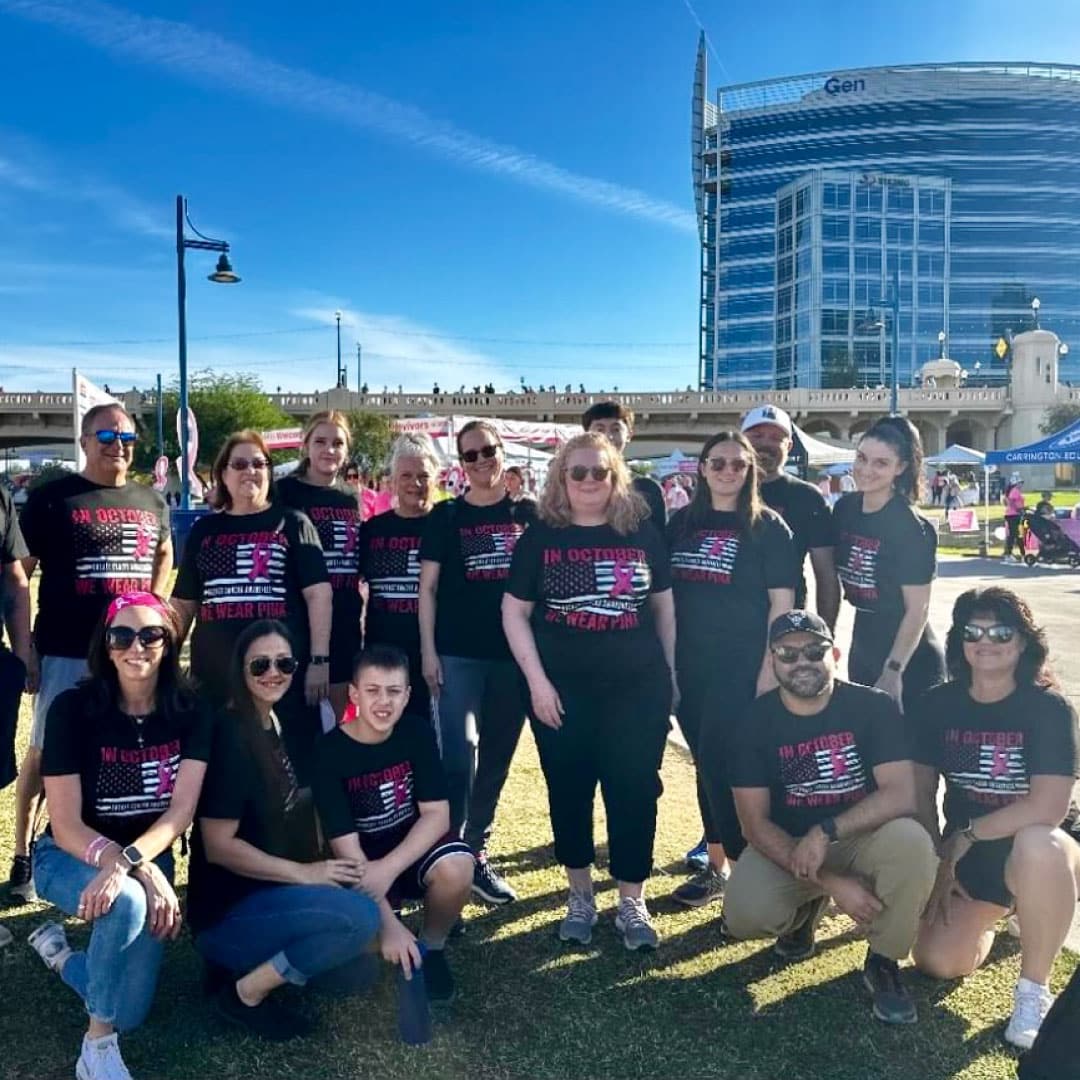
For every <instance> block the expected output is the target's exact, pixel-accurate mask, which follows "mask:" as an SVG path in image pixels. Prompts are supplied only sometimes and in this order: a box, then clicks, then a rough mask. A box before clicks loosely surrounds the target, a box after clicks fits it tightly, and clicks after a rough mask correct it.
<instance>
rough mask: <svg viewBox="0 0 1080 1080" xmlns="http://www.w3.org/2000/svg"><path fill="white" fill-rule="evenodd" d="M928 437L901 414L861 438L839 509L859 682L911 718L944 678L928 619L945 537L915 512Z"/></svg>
mask: <svg viewBox="0 0 1080 1080" xmlns="http://www.w3.org/2000/svg"><path fill="white" fill-rule="evenodd" d="M922 461H923V452H922V440H921V439H920V437H919V432H918V430H917V429H916V428H915V427H914V425H913V424H911V422H910V421H908V420H905V419H904V418H903V417H901V416H887V417H884V418H883V419H881V420H878V421H877V422H876V423H875V424H874V425H873V426H872V427H871V428H870V429H869V430H868V431H867V432H866V434H865V435H863V437H862V438H861V439H860V440H859V445H858V448H857V449H856V451H855V464H854V466H853V468H852V475H853V477H854V479H855V486H856V489H857V490H856V491H854V492H852V493H851V494H848V495H844V496H842V497H841V498H840V500H839V501H838V502H837V504H836V506H835V507H834V508H833V516H832V525H833V545H834V547H833V550H834V552H835V557H836V569H837V572H838V574H839V575H840V583H841V584H842V586H843V589H844V596H845V597H846V598H847V601H848V603H849V604H851V606H852V607H854V608H855V631H854V634H853V635H852V639H851V652H850V654H849V656H848V674H849V675H850V677H851V681H852V682H858V683H863V684H864V685H866V686H876V687H877V688H878V689H879V690H884V691H885V692H886V693H887V694H888V695H889V696H890V697H891V698H893V700H894V701H896V702H898V703H899V704H900V706H901V708H902V709H903V710H904V711H905V712H906V711H907V710H908V709H909V708H910V707H911V706H912V705H913V703H914V702H915V701H916V700H917V699H918V697H919V695H920V694H922V693H923V691H925V690H927V689H929V688H930V687H931V686H934V685H936V684H937V683H939V682H941V681H942V680H943V679H944V678H945V659H944V656H943V655H942V652H941V646H940V644H939V643H938V640H937V638H936V637H935V636H934V631H933V629H932V628H931V627H930V624H929V623H928V622H927V618H928V615H929V612H930V590H931V587H932V585H933V581H934V577H935V576H936V573H937V533H936V532H935V531H934V526H933V525H931V524H930V522H929V521H927V520H926V518H924V517H923V516H922V515H921V514H919V513H918V511H917V510H916V509H915V506H916V504H917V502H918V499H919V488H920V485H921V483H922Z"/></svg>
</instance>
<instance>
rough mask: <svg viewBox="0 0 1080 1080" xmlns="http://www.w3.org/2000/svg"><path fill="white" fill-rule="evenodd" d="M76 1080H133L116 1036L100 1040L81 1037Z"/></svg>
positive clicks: (76, 1065)
mask: <svg viewBox="0 0 1080 1080" xmlns="http://www.w3.org/2000/svg"><path fill="white" fill-rule="evenodd" d="M75 1076H76V1077H77V1080H133V1078H132V1075H131V1073H129V1072H128V1067H127V1066H126V1065H125V1064H124V1059H123V1058H122V1057H121V1056H120V1044H119V1043H118V1042H117V1041H116V1034H115V1033H114V1034H112V1035H105V1036H104V1037H103V1038H100V1039H91V1038H90V1037H89V1036H84V1037H83V1044H82V1053H81V1054H79V1060H78V1061H77V1062H75Z"/></svg>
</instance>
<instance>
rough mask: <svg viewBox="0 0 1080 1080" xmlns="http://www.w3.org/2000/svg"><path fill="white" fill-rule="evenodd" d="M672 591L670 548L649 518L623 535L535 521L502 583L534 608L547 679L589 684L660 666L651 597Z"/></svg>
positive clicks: (661, 657)
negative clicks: (557, 526) (508, 576)
mask: <svg viewBox="0 0 1080 1080" xmlns="http://www.w3.org/2000/svg"><path fill="white" fill-rule="evenodd" d="M670 588H671V573H670V568H669V565H668V559H667V551H666V550H665V547H664V542H663V540H662V539H661V537H660V533H659V532H658V531H657V530H656V528H655V526H654V525H653V524H652V522H651V521H649V520H647V519H646V520H645V521H643V522H642V523H641V525H640V526H639V527H638V528H637V529H636V530H634V531H633V532H631V533H628V534H627V535H626V536H622V535H620V534H619V533H617V532H616V531H615V530H614V529H613V528H612V527H611V526H610V525H593V526H582V525H568V526H566V527H565V528H555V527H554V526H552V525H547V524H545V523H544V522H537V523H536V524H535V525H532V526H530V528H529V531H528V532H526V533H525V535H524V536H523V537H522V538H521V539H520V540H519V541H518V544H517V547H516V548H515V549H514V558H513V563H512V565H511V567H510V581H509V582H508V583H507V586H506V589H507V592H509V593H510V595H511V596H516V597H517V598H518V599H519V600H527V601H530V602H532V603H533V604H535V607H534V608H533V614H532V628H533V634H534V636H535V638H536V647H537V650H538V651H539V653H540V659H541V661H542V662H543V665H544V670H545V671H546V672H547V674H548V676H549V677H550V678H552V679H558V678H559V677H560V676H562V677H570V678H579V679H588V680H590V681H592V682H603V681H620V680H626V679H629V678H634V677H635V676H637V675H646V674H650V673H652V672H655V670H656V668H657V666H658V665H662V664H663V663H664V653H663V649H662V647H661V645H660V639H659V638H658V637H657V635H656V627H655V624H654V622H653V618H652V609H651V608H650V607H649V597H650V594H652V593H654V592H664V591H665V590H666V589H670Z"/></svg>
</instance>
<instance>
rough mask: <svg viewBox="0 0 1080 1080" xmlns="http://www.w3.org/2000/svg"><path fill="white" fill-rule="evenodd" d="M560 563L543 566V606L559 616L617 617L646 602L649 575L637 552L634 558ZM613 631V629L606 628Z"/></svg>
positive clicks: (644, 561) (563, 556)
mask: <svg viewBox="0 0 1080 1080" xmlns="http://www.w3.org/2000/svg"><path fill="white" fill-rule="evenodd" d="M570 554H571V552H563V553H562V561H561V562H557V563H554V564H549V565H545V566H544V605H545V606H546V607H547V609H548V610H549V611H552V612H556V613H558V614H560V615H562V616H564V617H565V616H566V615H569V614H571V613H580V614H589V615H609V616H613V617H617V616H619V615H623V614H626V613H627V612H637V611H639V610H640V609H641V607H642V605H643V604H644V603H645V602H646V601H647V600H648V596H649V589H650V587H651V586H652V573H651V571H650V569H649V564H648V562H647V561H646V559H645V553H644V552H640V553H639V554H640V558H635V559H628V558H624V559H599V560H596V561H592V560H581V561H568V556H569V555H570ZM610 628H614V627H610Z"/></svg>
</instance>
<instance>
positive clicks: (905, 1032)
mask: <svg viewBox="0 0 1080 1080" xmlns="http://www.w3.org/2000/svg"><path fill="white" fill-rule="evenodd" d="M26 712H28V710H27V709H26V708H25V707H24V713H26ZM28 720H29V718H28V716H24V724H23V725H22V726H21V728H20V735H21V736H22V737H23V738H25V735H26V733H27V731H28V726H29V724H28ZM664 783H665V788H666V791H665V794H664V797H663V800H662V802H661V806H660V826H659V833H658V837H657V845H656V848H657V850H656V856H657V859H656V861H657V865H658V867H661V868H662V869H660V870H658V871H657V873H656V875H655V877H654V878H653V880H652V881H651V882H650V883H649V886H648V895H649V897H650V902H651V906H652V908H653V910H654V912H655V913H656V914H657V916H658V918H657V924H658V927H659V930H660V932H661V934H662V935H663V939H664V940H663V945H662V947H661V949H660V950H659V951H658V952H657V953H655V954H653V955H650V956H640V955H635V954H631V953H628V952H626V951H625V950H624V949H623V948H622V946H621V944H620V943H619V941H618V939H617V938H616V935H615V932H614V929H613V928H612V915H613V911H612V908H613V904H614V891H613V889H612V888H611V887H610V884H604V885H603V886H602V887H601V889H600V891H599V894H598V897H599V902H600V906H601V921H600V924H599V926H598V927H597V930H596V933H595V936H594V938H593V944H592V946H591V947H590V948H589V949H587V950H573V949H568V948H565V947H563V946H561V945H560V944H559V942H558V940H557V939H556V936H555V927H556V924H557V922H558V919H559V918H560V916H561V914H562V905H563V901H564V881H563V875H562V872H561V871H560V869H559V868H558V867H557V866H556V865H555V864H554V862H553V860H552V856H551V831H550V827H549V825H548V820H547V809H546V798H545V790H544V783H543V777H542V776H541V774H540V770H539V765H538V762H537V758H536V753H535V748H534V745H533V741H532V738H531V736H529V735H526V736H525V737H524V738H523V739H522V743H521V747H520V749H519V751H518V755H517V759H516V761H515V763H514V769H513V772H512V774H511V777H510V782H509V784H508V786H507V789H506V792H505V794H504V796H503V802H502V806H501V808H500V814H499V820H498V835H497V841H496V843H495V845H494V850H495V852H496V853H497V855H498V857H499V861H500V863H501V865H502V866H503V867H504V868H505V869H506V870H507V872H508V873H509V876H510V877H511V878H512V879H513V882H514V885H515V886H516V887H517V889H518V890H519V892H520V896H521V898H520V899H519V900H518V902H517V903H515V904H511V905H510V906H508V907H506V908H504V909H501V910H486V909H482V908H469V909H468V910H467V913H466V914H467V916H468V918H469V929H468V933H467V935H466V936H465V937H464V938H462V939H460V940H459V941H458V942H457V943H456V944H454V945H453V946H452V954H451V962H452V964H453V966H454V969H455V971H456V973H457V976H458V981H459V994H458V997H457V1000H456V1001H455V1002H454V1003H453V1004H452V1005H451V1006H450V1007H449V1009H448V1011H447V1012H446V1013H445V1014H443V1015H442V1016H440V1017H439V1022H438V1024H437V1028H436V1036H435V1039H434V1041H433V1042H432V1043H431V1044H430V1046H428V1047H425V1048H420V1049H409V1048H406V1047H403V1046H402V1045H401V1044H399V1043H398V1041H397V1036H396V1027H395V1010H394V1000H393V982H392V980H391V979H390V978H389V976H388V975H387V977H385V978H384V979H383V981H382V983H381V985H380V986H379V988H378V989H377V990H376V992H375V993H374V994H373V995H372V996H370V997H366V998H354V999H351V1000H346V1001H328V1000H318V1001H316V1000H305V1001H304V1007H305V1008H308V1009H310V1010H312V1011H313V1012H317V1014H318V1017H319V1020H320V1030H319V1034H318V1035H317V1036H316V1037H314V1038H312V1039H309V1040H306V1041H303V1042H299V1043H293V1044H289V1045H287V1046H285V1047H278V1046H267V1045H264V1044H260V1043H257V1042H254V1041H252V1040H250V1039H247V1038H244V1037H241V1036H239V1035H238V1034H237V1033H236V1032H235V1031H233V1030H231V1029H227V1028H224V1027H223V1026H222V1025H221V1024H220V1023H219V1022H218V1021H217V1020H216V1019H215V1018H214V1017H213V1015H211V1013H210V1010H209V1009H208V1007H207V1004H206V1002H205V1000H204V999H203V998H202V996H201V994H200V988H199V965H198V964H197V962H196V957H195V953H194V950H193V949H192V946H191V943H190V941H189V940H187V938H186V936H185V937H182V938H181V939H180V941H178V942H177V943H175V944H174V945H171V946H169V947H168V951H167V955H166V959H165V965H164V968H163V972H162V980H161V984H160V987H159V990H158V996H157V1001H156V1003H155V1005H154V1009H153V1011H152V1013H151V1015H150V1018H149V1020H148V1022H147V1023H146V1025H145V1026H144V1027H143V1028H142V1029H141V1030H140V1031H138V1032H137V1033H135V1034H133V1035H131V1036H129V1037H127V1038H126V1039H125V1041H124V1054H125V1057H126V1059H127V1062H128V1064H129V1066H130V1068H131V1069H132V1072H133V1074H134V1075H135V1076H136V1077H138V1078H142V1080H147V1078H152V1080H167V1078H173V1077H176V1078H179V1077H192V1078H200V1080H201V1078H215V1080H216V1078H228V1077H237V1078H239V1077H244V1078H246V1077H256V1076H273V1077H297V1078H299V1077H303V1078H312V1077H319V1078H321V1077H326V1078H331V1077H341V1078H349V1080H354V1078H356V1077H376V1076H377V1077H380V1078H382V1080H399V1078H400V1080H406V1078H408V1080H422V1078H426V1077H469V1078H470V1080H488V1078H492V1080H494V1078H502V1077H515V1078H516V1077H522V1078H524V1077H529V1078H547V1077H550V1078H553V1080H554V1078H560V1080H561V1078H569V1077H612V1078H616V1077H617V1078H619V1080H624V1078H631V1077H649V1078H653V1077H668V1076H677V1075H686V1076H690V1077H694V1078H697V1077H725V1078H731V1080H781V1078H782V1080H811V1078H818V1077H821V1078H825V1077H828V1078H829V1080H864V1078H867V1077H874V1078H875V1080H878V1078H880V1080H890V1078H895V1080H900V1078H903V1080H908V1078H917V1080H937V1078H944V1077H954V1076H957V1077H964V1078H966V1080H976V1078H979V1080H990V1078H993V1080H998V1078H1010V1077H1015V1075H1016V1066H1015V1057H1014V1055H1013V1054H1012V1053H1011V1051H1009V1050H1008V1049H1006V1047H1005V1044H1004V1043H1003V1042H1002V1039H1001V1032H1002V1028H1003V1023H1004V1020H1005V1019H1006V1018H1007V1015H1008V1012H1009V1009H1010V1006H1011V994H1012V987H1013V984H1014V982H1015V980H1016V977H1017V971H1018V955H1017V952H1018V950H1017V944H1016V942H1014V941H1013V940H1012V939H1010V938H1008V937H1007V936H1005V935H1002V936H1001V938H1000V940H999V942H998V944H997V946H996V947H995V950H994V953H993V955H992V958H991V961H990V962H989V963H988V964H987V966H986V967H985V968H984V969H983V970H982V971H980V972H979V973H978V974H977V975H975V976H974V977H973V978H971V979H969V980H968V981H967V982H966V983H964V984H936V983H932V982H930V981H929V980H926V979H923V978H921V977H919V976H917V975H912V976H910V980H911V985H912V986H913V987H914V992H915V994H916V995H917V998H918V1002H919V1009H920V1014H921V1020H920V1023H919V1024H918V1025H917V1026H916V1027H912V1028H901V1029H895V1028H888V1027H886V1026H885V1025H883V1024H880V1023H878V1022H876V1021H875V1020H873V1019H872V1018H871V1016H870V1013H869V1010H868V1008H867V1001H866V997H865V995H864V992H863V990H862V988H861V982H860V980H859V978H858V974H857V973H858V969H859V967H860V966H861V964H862V960H863V957H864V954H865V949H866V946H865V944H864V943H863V942H862V941H860V940H858V939H857V937H856V935H855V933H854V928H853V924H852V923H851V922H850V921H849V920H847V919H846V918H843V917H837V918H830V919H826V920H825V922H824V924H823V928H822V932H821V935H820V938H821V940H820V953H819V955H818V956H817V957H815V958H814V959H812V960H810V961H807V962H804V963H800V964H794V965H792V966H789V967H784V966H782V965H780V964H778V963H777V962H775V961H774V960H773V957H772V953H771V951H770V948H769V943H766V942H752V943H748V944H739V945H721V944H720V943H719V941H718V938H717V933H716V918H717V915H718V911H717V909H716V908H715V907H712V908H707V909H704V910H697V911H688V910H685V909H680V908H679V907H678V906H677V905H675V904H674V903H673V902H672V901H671V900H670V893H671V891H672V889H673V888H674V887H675V886H676V885H677V884H678V883H679V881H680V880H681V878H682V875H681V870H680V864H681V857H682V853H683V852H684V851H685V850H686V849H687V848H688V847H689V846H690V845H691V844H692V843H693V842H694V841H695V840H696V839H697V837H698V834H699V832H700V829H699V824H698V819H697V807H696V803H695V800H694V786H693V777H692V771H691V768H690V767H689V764H688V761H687V759H686V757H685V755H684V754H683V753H682V752H681V751H680V750H679V749H678V748H676V747H674V746H669V749H668V753H667V760H666V763H665V767H664ZM13 790H14V789H13V788H10V787H9V788H8V789H7V790H6V791H4V792H3V793H2V794H0V860H2V864H3V868H4V871H5V873H6V870H7V867H8V865H9V860H10V856H11V834H12V813H13ZM597 825H598V829H599V830H600V831H598V834H597V835H598V837H603V835H604V833H603V831H602V818H599V817H598V820H597ZM603 860H604V852H603V849H601V861H602V862H603ZM185 876H186V866H184V865H183V864H181V869H180V877H181V880H183V879H184V877H185ZM45 915H46V909H45V907H44V906H41V907H38V908H33V909H31V908H17V909H13V910H11V911H9V912H7V913H5V914H3V920H4V922H5V924H6V925H7V926H8V927H9V928H10V929H11V930H12V931H13V932H14V933H15V935H16V941H15V943H14V944H13V945H11V946H9V947H8V948H7V949H4V950H2V951H0V993H2V995H3V997H2V1001H3V1003H2V1005H0V1046H2V1047H3V1069H2V1070H0V1073H2V1075H3V1077H4V1078H5V1080H31V1078H33V1080H52V1078H60V1077H63V1078H65V1080H66V1078H68V1077H70V1076H71V1075H72V1072H73V1063H74V1059H75V1057H76V1055H77V1052H78V1045H79V1039H80V1037H81V1034H82V1030H83V1027H84V1021H83V1016H82V1009H81V1007H80V1005H79V1003H78V1001H77V1000H76V998H75V996H74V994H73V993H72V992H71V991H70V990H68V989H67V988H66V987H65V986H63V985H62V984H61V982H60V981H59V979H58V978H57V977H56V976H55V975H52V974H51V973H50V972H48V971H47V970H46V969H45V967H44V966H43V965H42V964H41V962H40V961H39V960H38V958H37V957H36V956H35V955H34V954H33V952H32V951H31V950H30V948H29V947H28V946H26V945H25V944H24V943H23V941H24V939H25V937H26V935H27V934H28V933H29V932H30V931H31V930H32V929H33V928H34V927H35V926H36V925H37V924H38V923H39V922H40V921H41V920H42V919H43V918H44V916H45ZM70 930H71V932H72V936H73V937H74V939H75V940H76V941H77V942H79V941H82V940H84V939H85V937H86V932H85V930H84V929H82V928H80V927H78V926H77V924H74V923H73V924H72V926H71V927H70ZM1074 966H1075V958H1073V957H1066V958H1065V959H1063V960H1061V961H1060V962H1059V964H1058V966H1057V969H1056V971H1055V977H1054V988H1055V989H1060V987H1061V985H1062V984H1063V983H1064V982H1065V981H1066V979H1067V978H1068V976H1069V974H1070V972H1071V970H1072V968H1073V967H1074Z"/></svg>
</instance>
